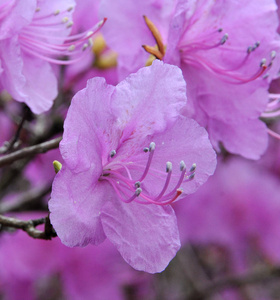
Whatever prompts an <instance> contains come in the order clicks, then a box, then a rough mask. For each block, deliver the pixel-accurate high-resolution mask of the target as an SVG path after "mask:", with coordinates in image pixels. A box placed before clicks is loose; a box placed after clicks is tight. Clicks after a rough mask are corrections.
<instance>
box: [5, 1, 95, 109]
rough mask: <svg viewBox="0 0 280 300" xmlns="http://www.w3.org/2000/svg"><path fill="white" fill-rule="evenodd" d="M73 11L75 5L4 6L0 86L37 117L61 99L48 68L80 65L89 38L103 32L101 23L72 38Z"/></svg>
mask: <svg viewBox="0 0 280 300" xmlns="http://www.w3.org/2000/svg"><path fill="white" fill-rule="evenodd" d="M74 6H75V1H74V0H63V1H55V0H50V1H47V0H37V1H35V0H28V1H21V0H14V1H5V0H3V1H1V3H0V61H1V69H2V72H1V76H0V79H1V84H2V85H3V87H4V88H5V89H6V90H7V91H8V92H9V93H10V94H11V95H12V97H13V98H14V99H16V100H17V101H20V102H25V103H26V104H27V105H28V106H29V107H30V108H31V110H32V111H33V112H34V113H42V112H44V111H46V110H48V109H49V108H50V107H51V105H52V103H53V101H54V99H55V97H56V95H57V79H56V77H55V75H54V72H53V70H52V67H51V65H50V63H52V64H69V63H73V62H75V61H77V60H80V59H81V56H82V53H83V51H82V50H84V49H85V48H86V47H88V46H89V41H88V40H89V38H90V36H91V35H92V34H93V32H94V31H95V30H97V29H98V28H99V25H100V24H99V25H97V27H95V28H88V31H87V32H83V33H80V34H77V35H72V36H69V37H68V35H69V34H70V31H71V27H72V25H73V21H72V12H73V9H74ZM91 29H92V30H93V31H91ZM65 58H67V61H66V60H65Z"/></svg>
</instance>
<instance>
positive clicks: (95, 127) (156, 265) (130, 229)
mask: <svg viewBox="0 0 280 300" xmlns="http://www.w3.org/2000/svg"><path fill="white" fill-rule="evenodd" d="M186 101H187V99H186V90H185V82H184V79H183V77H182V74H181V71H180V70H179V69H178V68H177V67H175V66H170V65H167V64H163V63H162V62H159V61H155V62H154V63H153V65H152V66H151V67H148V68H142V69H140V70H139V71H138V72H137V73H135V74H131V75H130V76H129V77H128V78H127V79H126V80H124V81H122V82H121V83H120V84H118V85H117V86H116V87H113V86H110V85H108V84H106V83H105V81H104V79H102V78H93V79H92V80H89V81H88V85H87V87H86V89H84V90H82V91H80V92H78V93H77V94H76V96H75V97H74V98H73V100H72V103H71V106H70V109H69V112H68V115H67V118H66V120H65V125H64V135H63V140H62V142H61V144H60V150H61V154H62V157H63V159H64V163H63V167H62V170H61V171H60V172H59V173H58V174H57V176H56V178H55V180H54V183H53V191H52V195H51V200H50V202H49V208H50V212H51V215H50V217H51V222H52V224H53V226H54V228H55V230H56V231H57V234H58V236H59V237H60V239H61V240H62V242H63V243H64V244H65V245H67V246H71V247H73V246H85V245H87V244H89V243H92V244H96V245H97V244H99V243H101V242H102V241H104V239H105V238H106V237H107V238H108V239H109V240H110V241H111V242H112V243H113V244H115V245H116V246H117V248H118V250H119V251H120V253H121V255H122V256H123V257H124V259H125V260H126V261H127V262H128V263H129V264H130V265H131V266H133V267H134V268H136V269H138V270H145V271H147V272H151V273H154V272H160V271H162V270H163V269H164V268H165V267H166V266H167V264H168V263H169V261H170V260H171V259H172V258H173V257H174V255H175V254H176V252H177V250H178V249H179V247H180V242H179V237H178V231H177V224H176V217H175V214H174V211H173V209H172V208H171V206H170V205H169V204H170V203H172V202H173V201H175V200H176V199H177V198H178V197H179V196H181V198H182V197H184V196H185V195H187V194H189V193H192V192H194V191H196V189H197V188H198V187H199V186H200V185H201V184H203V183H204V182H205V181H206V180H207V178H208V176H210V175H211V174H213V172H214V169H215V165H216V155H215V152H214V151H213V149H212V147H211V144H210V142H209V140H208V137H207V133H206V131H205V130H204V129H203V128H202V127H200V126H199V125H198V124H197V123H196V122H195V121H193V120H191V119H188V118H186V117H183V116H180V115H179V110H180V109H181V108H182V107H183V106H184V105H185V102H186ZM143 149H144V151H143ZM194 163H196V165H197V167H196V165H195V164H194ZM165 164H166V172H165ZM172 164H173V168H172ZM187 168H190V170H189V171H188V170H187ZM194 172H195V173H196V175H195V176H194ZM181 188H182V189H183V190H182V189H181Z"/></svg>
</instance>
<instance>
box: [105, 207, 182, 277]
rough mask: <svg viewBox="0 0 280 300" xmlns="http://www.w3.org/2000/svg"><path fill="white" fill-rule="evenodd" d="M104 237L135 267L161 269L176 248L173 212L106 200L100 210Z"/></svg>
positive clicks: (166, 208)
mask: <svg viewBox="0 0 280 300" xmlns="http://www.w3.org/2000/svg"><path fill="white" fill-rule="evenodd" d="M101 220H102V225H103V228H104V231H105V234H106V236H107V238H108V239H109V240H110V241H111V242H112V243H113V244H114V245H115V246H116V247H117V249H118V250H119V252H120V253H121V255H122V256H123V258H124V259H125V260H126V261H127V262H128V263H129V264H130V265H131V266H132V267H133V268H135V269H137V270H142V271H146V272H149V273H156V272H161V271H163V270H164V269H165V268H166V266H167V265H168V263H169V262H170V260H171V259H172V258H173V257H174V256H175V254H176V252H177V251H178V250H179V248H180V241H179V233H178V229H177V221H176V216H175V214H174V211H173V209H172V208H171V207H170V206H169V207H164V208H163V207H158V206H156V205H141V204H137V203H134V202H133V203H129V204H127V203H123V202H121V201H111V202H107V203H106V205H105V206H104V207H103V209H102V213H101Z"/></svg>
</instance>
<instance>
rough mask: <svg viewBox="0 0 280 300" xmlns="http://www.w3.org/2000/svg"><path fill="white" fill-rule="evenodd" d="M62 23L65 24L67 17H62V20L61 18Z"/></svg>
mask: <svg viewBox="0 0 280 300" xmlns="http://www.w3.org/2000/svg"><path fill="white" fill-rule="evenodd" d="M61 21H62V23H67V22H68V21H69V18H68V17H64V18H62V20H61Z"/></svg>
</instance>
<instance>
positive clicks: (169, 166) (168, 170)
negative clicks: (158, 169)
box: [166, 161, 172, 173]
mask: <svg viewBox="0 0 280 300" xmlns="http://www.w3.org/2000/svg"><path fill="white" fill-rule="evenodd" d="M171 171H172V163H171V162H170V161H168V162H167V163H166V173H169V172H171Z"/></svg>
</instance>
